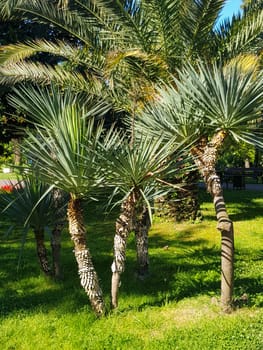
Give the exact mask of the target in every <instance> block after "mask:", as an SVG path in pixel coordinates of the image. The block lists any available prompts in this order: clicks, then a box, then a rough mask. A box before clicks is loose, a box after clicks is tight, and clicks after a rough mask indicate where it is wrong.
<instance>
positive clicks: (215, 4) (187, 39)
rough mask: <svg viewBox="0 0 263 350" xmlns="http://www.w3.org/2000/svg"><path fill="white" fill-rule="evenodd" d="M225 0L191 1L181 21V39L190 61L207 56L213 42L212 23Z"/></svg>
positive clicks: (214, 21) (213, 23)
mask: <svg viewBox="0 0 263 350" xmlns="http://www.w3.org/2000/svg"><path fill="white" fill-rule="evenodd" d="M225 2H226V1H225V0H216V1H214V0H201V1H191V2H190V5H189V11H188V13H187V15H186V17H185V23H182V31H183V34H182V40H183V41H184V43H185V44H184V48H185V55H186V57H187V58H188V59H190V60H191V61H194V60H196V58H198V57H208V55H209V54H210V49H211V46H213V42H211V43H210V40H211V39H212V36H213V28H214V25H215V23H216V21H217V19H218V17H219V15H220V12H221V10H222V8H223V6H224V4H225Z"/></svg>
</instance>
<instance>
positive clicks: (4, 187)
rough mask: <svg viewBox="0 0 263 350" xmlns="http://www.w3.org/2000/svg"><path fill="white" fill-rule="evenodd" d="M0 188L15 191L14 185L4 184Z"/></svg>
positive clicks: (5, 190) (4, 190)
mask: <svg viewBox="0 0 263 350" xmlns="http://www.w3.org/2000/svg"><path fill="white" fill-rule="evenodd" d="M0 190H1V191H3V192H9V193H11V192H12V191H13V186H12V185H3V186H1V187H0Z"/></svg>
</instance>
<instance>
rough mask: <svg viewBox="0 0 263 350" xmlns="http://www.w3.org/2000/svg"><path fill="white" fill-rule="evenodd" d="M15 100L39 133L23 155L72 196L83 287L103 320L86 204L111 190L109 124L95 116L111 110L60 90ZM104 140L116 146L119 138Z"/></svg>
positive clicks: (31, 134) (26, 92)
mask: <svg viewBox="0 0 263 350" xmlns="http://www.w3.org/2000/svg"><path fill="white" fill-rule="evenodd" d="M11 101H12V103H13V104H14V105H16V106H20V108H22V109H23V110H24V111H26V113H27V114H28V115H29V116H30V117H31V120H33V121H34V126H35V131H34V130H31V131H30V130H28V131H27V137H26V139H25V142H24V144H23V150H24V153H25V154H26V156H27V157H28V158H29V159H31V160H32V161H33V164H34V168H35V169H37V171H38V174H39V177H40V178H41V179H42V180H43V181H45V182H46V183H48V184H50V185H51V188H52V187H54V186H56V187H57V188H59V189H61V190H63V191H65V192H67V193H69V196H70V198H69V201H68V208H67V217H68V221H69V233H70V236H71V239H72V241H73V243H74V254H75V258H76V261H77V264H78V272H79V276H80V283H81V285H82V287H83V288H84V290H85V292H86V293H87V295H88V297H89V299H90V302H91V305H92V307H93V309H94V310H95V312H96V313H97V314H98V315H102V314H103V313H104V311H105V307H104V301H103V297H102V291H101V288H100V286H99V279H98V276H97V273H96V271H95V268H94V266H93V262H92V258H91V254H90V251H89V249H88V247H87V242H86V228H85V225H84V219H83V208H82V200H83V198H86V197H89V196H91V197H92V195H94V191H95V190H97V189H98V187H104V186H105V181H104V178H105V176H104V173H105V172H104V170H103V167H102V165H100V164H99V163H98V162H97V160H98V159H97V153H96V147H97V144H98V141H99V139H100V138H101V136H102V134H103V125H102V123H98V124H97V125H96V123H95V121H94V118H93V117H92V116H95V115H102V114H104V113H105V111H106V110H107V109H108V106H105V104H103V103H99V102H98V103H94V101H86V102H85V104H84V102H83V101H82V99H81V98H78V96H76V95H74V96H73V94H71V93H70V91H65V92H64V94H63V95H62V94H60V93H59V92H58V91H57V90H56V89H55V88H52V89H51V90H48V89H46V90H40V89H36V88H35V89H33V88H31V89H30V88H27V89H25V88H24V89H21V90H20V91H18V90H17V91H16V95H14V96H12V97H11ZM109 132H111V131H109ZM104 140H105V142H110V141H109V140H112V142H114V137H112V138H109V137H105V138H104Z"/></svg>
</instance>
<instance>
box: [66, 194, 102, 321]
mask: <svg viewBox="0 0 263 350" xmlns="http://www.w3.org/2000/svg"><path fill="white" fill-rule="evenodd" d="M68 221H69V233H70V235H71V239H72V241H73V242H74V248H75V249H74V253H75V257H76V260H77V263H78V272H79V277H80V284H81V286H82V287H83V288H84V290H85V292H86V293H87V295H88V297H89V299H90V303H91V306H92V308H93V310H94V311H95V313H96V314H97V315H98V316H100V315H103V314H104V312H105V306H104V301H103V297H102V291H101V289H100V286H99V279H98V276H97V273H96V271H95V268H94V266H93V263H92V258H91V254H90V252H89V249H88V247H87V242H86V228H85V225H84V220H83V212H82V207H81V200H80V199H75V198H72V197H71V198H70V200H69V203H68Z"/></svg>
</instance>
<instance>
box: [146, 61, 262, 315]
mask: <svg viewBox="0 0 263 350" xmlns="http://www.w3.org/2000/svg"><path fill="white" fill-rule="evenodd" d="M178 75H179V78H178V79H175V80H174V85H175V86H176V87H172V86H167V87H166V88H165V89H161V90H160V99H159V101H158V102H157V103H155V104H152V105H151V106H149V107H148V109H147V112H145V113H143V114H142V116H141V120H140V127H141V129H142V130H145V132H147V133H152V134H153V135H157V134H158V133H163V134H164V135H165V136H166V138H167V139H170V138H171V137H175V136H176V137H177V139H178V140H179V139H180V138H184V137H188V138H189V140H192V141H191V142H192V146H191V148H190V152H191V154H192V156H193V157H194V160H195V163H196V165H197V167H198V169H199V172H200V174H201V175H202V177H203V179H204V182H205V184H206V187H207V190H208V192H209V193H210V194H211V195H212V197H213V202H214V205H215V211H216V217H217V220H218V224H217V229H218V230H219V231H220V232H221V239H222V240H221V242H222V250H221V251H222V254H221V261H222V276H221V302H222V307H223V309H224V310H225V311H229V310H231V304H232V295H233V285H234V279H233V273H234V266H233V262H234V232H233V224H232V221H231V220H230V218H229V217H228V214H227V210H226V206H225V201H224V196H223V190H222V187H221V183H220V178H219V176H218V175H217V173H216V162H217V159H218V154H219V151H220V149H221V147H222V145H223V144H224V142H225V140H226V138H233V139H234V140H235V141H237V142H238V141H245V142H248V143H250V144H253V145H257V146H259V147H262V145H263V143H262V132H261V130H259V129H258V128H257V127H256V121H257V119H258V118H261V111H262V106H263V83H262V75H261V74H260V73H257V71H255V70H247V71H243V70H242V68H241V67H240V66H239V65H236V66H228V67H225V68H217V67H216V66H214V67H213V68H212V69H209V68H208V67H207V66H205V65H202V64H200V65H199V67H198V71H196V70H195V69H194V68H193V67H192V66H187V67H185V69H184V70H183V71H182V72H178Z"/></svg>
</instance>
